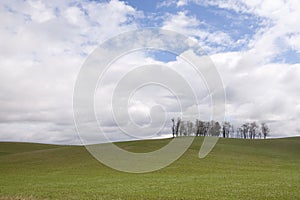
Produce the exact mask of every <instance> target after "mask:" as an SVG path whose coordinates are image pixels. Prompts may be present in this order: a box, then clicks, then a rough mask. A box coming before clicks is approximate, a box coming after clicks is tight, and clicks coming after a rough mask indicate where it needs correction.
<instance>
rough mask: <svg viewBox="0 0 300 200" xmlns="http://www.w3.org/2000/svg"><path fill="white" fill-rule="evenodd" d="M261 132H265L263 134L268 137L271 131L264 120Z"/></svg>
mask: <svg viewBox="0 0 300 200" xmlns="http://www.w3.org/2000/svg"><path fill="white" fill-rule="evenodd" d="M261 132H262V134H263V136H264V139H266V138H267V135H269V132H270V129H269V127H268V126H267V124H266V123H264V122H263V123H261Z"/></svg>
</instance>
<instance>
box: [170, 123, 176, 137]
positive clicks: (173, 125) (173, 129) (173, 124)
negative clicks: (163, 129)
mask: <svg viewBox="0 0 300 200" xmlns="http://www.w3.org/2000/svg"><path fill="white" fill-rule="evenodd" d="M171 121H172V135H173V138H174V137H175V119H174V118H172V119H171Z"/></svg>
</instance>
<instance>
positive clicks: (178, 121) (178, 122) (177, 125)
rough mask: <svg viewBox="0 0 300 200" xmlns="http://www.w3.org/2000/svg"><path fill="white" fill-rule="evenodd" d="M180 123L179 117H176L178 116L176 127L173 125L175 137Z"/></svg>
mask: <svg viewBox="0 0 300 200" xmlns="http://www.w3.org/2000/svg"><path fill="white" fill-rule="evenodd" d="M180 123H181V119H180V118H179V117H178V118H177V123H176V127H175V135H176V137H178V132H179V127H180Z"/></svg>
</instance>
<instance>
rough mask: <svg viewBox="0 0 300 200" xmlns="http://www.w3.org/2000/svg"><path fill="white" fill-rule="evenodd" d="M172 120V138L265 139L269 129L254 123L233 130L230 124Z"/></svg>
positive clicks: (262, 124) (263, 124) (265, 125)
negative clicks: (220, 137) (219, 137)
mask: <svg viewBox="0 0 300 200" xmlns="http://www.w3.org/2000/svg"><path fill="white" fill-rule="evenodd" d="M171 120H172V134H173V137H178V136H220V135H221V136H222V137H224V138H229V137H231V138H244V139H256V138H259V139H261V138H262V137H263V138H264V139H266V137H267V136H268V135H269V132H270V129H269V127H268V126H267V124H266V123H261V124H258V123H256V122H251V123H244V124H242V125H241V126H240V127H237V128H236V129H235V128H234V126H233V124H231V123H230V122H223V123H222V124H220V123H219V122H217V121H201V120H198V119H197V120H196V121H195V123H194V122H191V121H183V120H181V119H180V118H178V119H177V120H175V119H174V118H173V119H171Z"/></svg>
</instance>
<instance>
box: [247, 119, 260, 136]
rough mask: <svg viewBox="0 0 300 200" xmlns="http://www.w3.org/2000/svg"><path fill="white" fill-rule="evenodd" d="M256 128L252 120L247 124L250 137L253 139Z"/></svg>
mask: <svg viewBox="0 0 300 200" xmlns="http://www.w3.org/2000/svg"><path fill="white" fill-rule="evenodd" d="M257 129H258V125H257V124H256V122H252V123H251V124H250V126H249V134H250V139H255V136H256V131H257Z"/></svg>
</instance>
